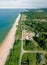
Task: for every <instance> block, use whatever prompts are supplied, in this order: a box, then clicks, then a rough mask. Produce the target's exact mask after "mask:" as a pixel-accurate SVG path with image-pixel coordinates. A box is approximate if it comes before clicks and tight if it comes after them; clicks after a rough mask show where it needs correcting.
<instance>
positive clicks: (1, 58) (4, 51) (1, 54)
mask: <svg viewBox="0 0 47 65" xmlns="http://www.w3.org/2000/svg"><path fill="white" fill-rule="evenodd" d="M20 17H21V15H20V14H19V16H18V17H17V18H16V20H15V23H14V24H13V26H12V28H11V29H10V31H9V32H8V35H7V36H6V38H5V40H4V41H3V42H2V44H1V45H0V65H4V64H5V62H6V59H7V56H8V55H9V52H10V49H11V48H12V47H13V44H14V41H15V34H16V30H17V25H18V23H19V20H20Z"/></svg>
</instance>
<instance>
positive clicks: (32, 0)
mask: <svg viewBox="0 0 47 65" xmlns="http://www.w3.org/2000/svg"><path fill="white" fill-rule="evenodd" d="M7 7H8V8H42V7H47V0H0V8H7Z"/></svg>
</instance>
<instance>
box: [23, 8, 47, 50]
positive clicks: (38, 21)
mask: <svg viewBox="0 0 47 65" xmlns="http://www.w3.org/2000/svg"><path fill="white" fill-rule="evenodd" d="M22 14H24V15H26V20H24V21H22V22H24V24H23V25H25V26H28V27H27V29H26V30H29V31H33V32H35V36H34V40H35V41H37V42H38V44H39V46H40V47H42V48H43V49H44V50H47V9H46V10H45V9H44V10H43V9H42V10H41V9H40V10H39V9H38V10H27V12H23V13H22ZM37 34H38V37H37Z"/></svg>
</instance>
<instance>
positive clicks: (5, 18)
mask: <svg viewBox="0 0 47 65" xmlns="http://www.w3.org/2000/svg"><path fill="white" fill-rule="evenodd" d="M22 11H23V10H22V9H0V42H2V41H3V40H4V38H5V37H6V35H7V33H8V31H9V30H10V29H11V27H12V25H13V23H14V22H15V19H16V18H17V16H18V15H19V13H20V12H22Z"/></svg>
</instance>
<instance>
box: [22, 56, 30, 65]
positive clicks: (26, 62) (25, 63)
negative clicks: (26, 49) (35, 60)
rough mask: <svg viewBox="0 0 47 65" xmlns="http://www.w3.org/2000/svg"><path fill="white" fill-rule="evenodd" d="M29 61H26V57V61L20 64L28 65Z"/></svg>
mask: <svg viewBox="0 0 47 65" xmlns="http://www.w3.org/2000/svg"><path fill="white" fill-rule="evenodd" d="M29 62H30V61H29V59H28V57H27V59H26V61H24V62H21V65H29Z"/></svg>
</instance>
